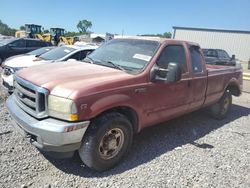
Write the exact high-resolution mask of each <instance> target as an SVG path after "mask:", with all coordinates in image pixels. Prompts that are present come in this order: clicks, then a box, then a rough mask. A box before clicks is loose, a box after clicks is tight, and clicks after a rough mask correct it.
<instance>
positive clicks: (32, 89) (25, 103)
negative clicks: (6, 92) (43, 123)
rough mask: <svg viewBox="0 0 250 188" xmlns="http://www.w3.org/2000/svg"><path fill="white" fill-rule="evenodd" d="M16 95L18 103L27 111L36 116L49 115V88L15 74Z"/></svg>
mask: <svg viewBox="0 0 250 188" xmlns="http://www.w3.org/2000/svg"><path fill="white" fill-rule="evenodd" d="M14 87H15V90H14V95H15V99H16V102H17V104H18V105H19V106H20V107H21V108H22V109H23V110H24V111H25V112H27V113H29V114H30V115H32V116H34V117H36V118H44V117H47V116H48V110H47V106H48V105H47V98H48V90H46V89H44V88H42V87H38V86H36V85H34V84H31V83H30V82H28V81H26V80H23V79H21V78H20V77H18V76H15V80H14Z"/></svg>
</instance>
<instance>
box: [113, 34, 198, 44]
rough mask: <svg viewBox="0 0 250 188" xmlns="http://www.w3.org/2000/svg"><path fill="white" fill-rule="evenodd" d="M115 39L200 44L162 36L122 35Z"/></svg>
mask: <svg viewBox="0 0 250 188" xmlns="http://www.w3.org/2000/svg"><path fill="white" fill-rule="evenodd" d="M115 39H125V40H126V39H133V40H149V41H156V42H159V43H164V42H166V41H178V42H184V43H187V44H189V45H194V46H200V45H199V44H198V43H195V42H190V41H184V40H176V39H170V38H160V37H144V36H135V37H121V38H115Z"/></svg>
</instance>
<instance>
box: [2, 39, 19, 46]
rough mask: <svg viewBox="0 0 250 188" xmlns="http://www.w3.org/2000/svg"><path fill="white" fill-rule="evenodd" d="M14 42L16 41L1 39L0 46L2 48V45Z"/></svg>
mask: <svg viewBox="0 0 250 188" xmlns="http://www.w3.org/2000/svg"><path fill="white" fill-rule="evenodd" d="M14 40H16V39H14V38H13V39H2V40H0V46H4V45H6V44H9V43H11V42H13V41H14Z"/></svg>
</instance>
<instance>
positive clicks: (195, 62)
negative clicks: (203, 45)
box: [189, 46, 203, 73]
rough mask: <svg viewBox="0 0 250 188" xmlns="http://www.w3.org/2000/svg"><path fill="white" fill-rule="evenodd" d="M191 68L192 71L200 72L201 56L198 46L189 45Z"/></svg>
mask: <svg viewBox="0 0 250 188" xmlns="http://www.w3.org/2000/svg"><path fill="white" fill-rule="evenodd" d="M189 51H190V56H191V63H192V69H193V72H194V73H199V72H202V71H203V69H202V56H201V53H200V48H199V47H198V46H190V47H189Z"/></svg>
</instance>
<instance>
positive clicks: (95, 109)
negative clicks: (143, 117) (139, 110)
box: [89, 94, 136, 118]
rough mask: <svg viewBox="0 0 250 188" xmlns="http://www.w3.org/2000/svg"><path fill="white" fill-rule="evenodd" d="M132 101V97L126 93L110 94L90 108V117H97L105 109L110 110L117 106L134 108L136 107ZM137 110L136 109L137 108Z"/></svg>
mask: <svg viewBox="0 0 250 188" xmlns="http://www.w3.org/2000/svg"><path fill="white" fill-rule="evenodd" d="M130 103H131V97H130V96H128V95H124V94H114V95H110V96H105V97H103V98H101V99H99V100H97V101H95V102H94V103H93V104H92V105H91V106H90V107H89V108H90V117H91V118H93V117H96V116H97V115H99V114H101V113H102V112H104V111H107V110H110V109H112V108H116V107H121V106H123V107H129V108H132V109H133V110H135V109H134V107H133V105H132V104H130ZM135 111H136V110H135Z"/></svg>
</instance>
